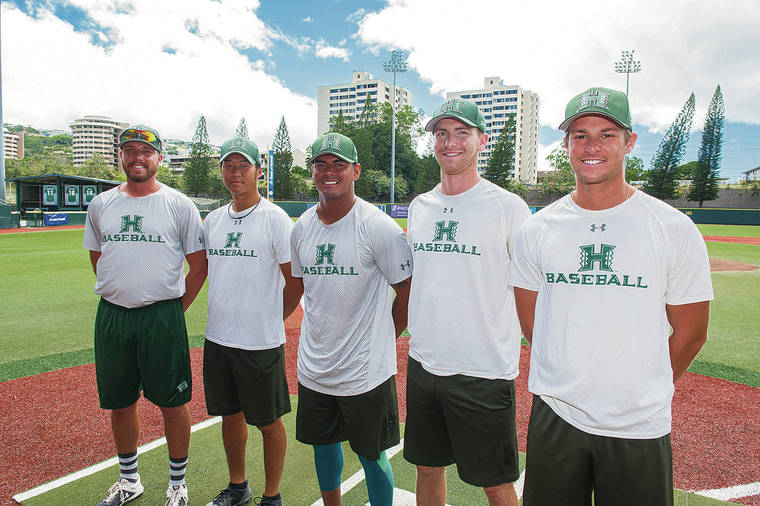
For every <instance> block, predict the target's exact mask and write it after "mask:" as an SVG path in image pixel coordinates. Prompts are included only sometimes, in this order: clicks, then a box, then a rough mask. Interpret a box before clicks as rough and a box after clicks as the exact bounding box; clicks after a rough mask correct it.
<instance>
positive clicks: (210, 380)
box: [203, 339, 290, 427]
mask: <svg viewBox="0 0 760 506" xmlns="http://www.w3.org/2000/svg"><path fill="white" fill-rule="evenodd" d="M203 386H204V389H205V391H206V410H207V411H208V414H209V415H212V416H228V415H234V414H236V413H240V412H241V411H242V412H243V415H244V416H245V421H246V423H248V424H249V425H256V426H260V427H263V426H266V425H270V424H272V423H274V422H275V421H277V419H278V418H280V417H281V416H282V415H284V414H285V413H289V412H290V396H289V395H288V380H287V378H286V376H285V347H284V346H279V347H277V348H272V349H269V350H241V349H239V348H232V347H229V346H222V345H220V344H217V343H215V342H213V341H209V340H208V339H206V342H205V344H204V345H203Z"/></svg>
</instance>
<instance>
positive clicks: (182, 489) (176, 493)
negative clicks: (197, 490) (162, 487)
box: [166, 484, 187, 506]
mask: <svg viewBox="0 0 760 506" xmlns="http://www.w3.org/2000/svg"><path fill="white" fill-rule="evenodd" d="M166 506H187V485H185V484H182V485H169V488H168V489H167V491H166Z"/></svg>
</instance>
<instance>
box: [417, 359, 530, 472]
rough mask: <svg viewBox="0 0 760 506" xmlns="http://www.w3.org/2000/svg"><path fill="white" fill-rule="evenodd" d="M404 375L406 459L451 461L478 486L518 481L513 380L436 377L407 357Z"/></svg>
mask: <svg viewBox="0 0 760 506" xmlns="http://www.w3.org/2000/svg"><path fill="white" fill-rule="evenodd" d="M406 374H407V376H406V385H407V386H406V411H407V414H406V430H405V432H404V458H405V459H406V460H408V461H409V462H411V463H412V464H415V465H418V466H428V467H443V466H447V465H449V464H452V463H454V462H456V464H457V472H458V473H459V477H460V478H462V481H464V482H466V483H469V484H470V485H474V486H477V487H493V486H497V485H501V484H503V483H512V482H514V481H517V478H518V477H519V476H520V463H519V461H518V456H517V429H516V427H515V382H514V381H511V380H503V379H485V378H475V377H472V376H464V375H461V374H455V375H453V376H436V375H435V374H431V373H429V372H427V371H426V370H425V369H423V367H422V365H421V364H420V363H419V362H417V361H416V360H414V359H413V358H411V357H409V363H408V366H407V371H406Z"/></svg>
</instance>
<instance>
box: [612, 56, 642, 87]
mask: <svg viewBox="0 0 760 506" xmlns="http://www.w3.org/2000/svg"><path fill="white" fill-rule="evenodd" d="M633 53H634V50H633V49H632V50H630V51H621V52H620V55H621V57H620V61H616V62H615V72H617V73H618V74H625V96H626V97H627V96H628V85H629V83H630V80H631V74H635V73H636V72H639V71H641V62H640V61H639V60H634V59H633Z"/></svg>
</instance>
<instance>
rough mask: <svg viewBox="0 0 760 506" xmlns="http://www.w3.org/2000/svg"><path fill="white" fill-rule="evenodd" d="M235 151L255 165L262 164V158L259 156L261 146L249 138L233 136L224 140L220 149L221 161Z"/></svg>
mask: <svg viewBox="0 0 760 506" xmlns="http://www.w3.org/2000/svg"><path fill="white" fill-rule="evenodd" d="M233 153H237V154H239V155H242V156H243V158H245V159H246V160H248V161H249V162H251V163H252V164H254V165H261V158H259V147H258V146H257V145H256V144H255V143H254V142H253V141H249V140H248V139H243V138H240V137H235V138H232V139H230V140H228V141H224V144H222V149H221V151H220V157H219V163H223V162H224V159H225V158H227V157H228V156H230V155H231V154H233Z"/></svg>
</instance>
